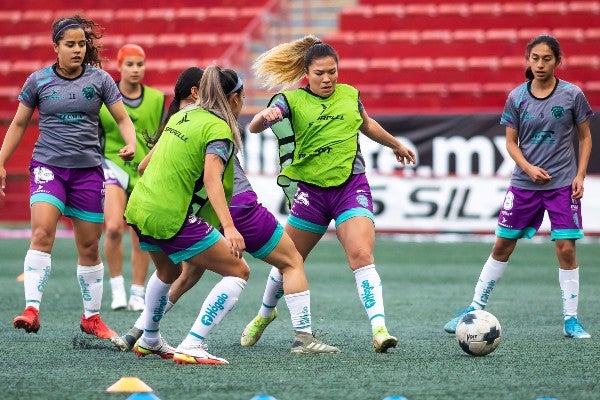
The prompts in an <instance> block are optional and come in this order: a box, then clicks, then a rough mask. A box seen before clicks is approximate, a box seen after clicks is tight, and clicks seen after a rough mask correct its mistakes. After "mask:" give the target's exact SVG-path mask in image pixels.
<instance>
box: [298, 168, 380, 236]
mask: <svg viewBox="0 0 600 400" xmlns="http://www.w3.org/2000/svg"><path fill="white" fill-rule="evenodd" d="M358 216H361V217H367V218H370V219H371V220H373V221H374V218H373V198H372V196H371V188H370V187H369V182H368V181H367V177H366V175H365V174H355V175H352V176H351V177H350V178H349V179H348V180H347V181H346V182H345V183H344V184H342V185H340V186H336V187H332V188H322V187H318V186H315V185H311V184H308V183H303V182H299V183H298V191H297V192H296V195H295V196H294V203H293V205H292V208H291V210H290V216H289V217H288V221H287V222H288V224H290V225H291V226H293V227H294V228H298V229H302V230H305V231H309V232H313V233H318V234H323V233H325V232H326V231H327V227H328V226H329V223H330V222H331V220H332V219H333V220H335V226H336V227H337V226H338V225H339V224H341V223H342V222H344V221H347V220H349V219H350V218H353V217H358Z"/></svg>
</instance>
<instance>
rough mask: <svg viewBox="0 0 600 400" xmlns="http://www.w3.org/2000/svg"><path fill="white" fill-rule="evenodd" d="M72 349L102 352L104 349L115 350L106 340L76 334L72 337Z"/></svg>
mask: <svg viewBox="0 0 600 400" xmlns="http://www.w3.org/2000/svg"><path fill="white" fill-rule="evenodd" d="M73 349H75V350H77V349H82V350H98V349H100V350H104V349H112V350H115V347H114V346H113V344H112V343H110V341H108V340H102V339H98V338H95V337H89V336H84V335H83V334H76V335H75V336H73Z"/></svg>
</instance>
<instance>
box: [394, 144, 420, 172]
mask: <svg viewBox="0 0 600 400" xmlns="http://www.w3.org/2000/svg"><path fill="white" fill-rule="evenodd" d="M394 155H395V156H396V161H398V162H399V163H400V164H401V165H402V166H403V167H404V166H406V165H407V164H416V163H417V157H416V156H415V153H414V151H412V150H411V149H409V148H408V147H406V146H404V145H402V144H400V143H398V146H396V147H395V148H394Z"/></svg>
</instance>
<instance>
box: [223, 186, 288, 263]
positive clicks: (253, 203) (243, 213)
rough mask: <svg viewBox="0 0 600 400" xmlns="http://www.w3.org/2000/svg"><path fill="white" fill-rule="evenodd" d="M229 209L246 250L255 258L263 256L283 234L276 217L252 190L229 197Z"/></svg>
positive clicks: (275, 244) (269, 251) (270, 250)
mask: <svg viewBox="0 0 600 400" xmlns="http://www.w3.org/2000/svg"><path fill="white" fill-rule="evenodd" d="M229 211H230V212H231V217H232V218H233V223H234V225H235V228H236V229H237V230H238V232H240V234H241V235H242V236H243V237H244V242H245V243H246V251H247V252H248V253H250V254H252V256H254V257H256V258H260V259H262V258H265V257H266V256H267V255H269V254H270V253H271V252H272V251H273V249H274V248H275V247H276V246H277V244H278V243H279V241H280V240H281V237H282V236H283V227H282V226H281V224H280V223H279V222H278V221H277V219H276V218H275V217H274V216H273V214H271V212H270V211H269V210H267V209H266V208H265V207H264V206H263V205H262V204H261V203H259V202H258V200H257V197H256V193H254V192H252V191H248V192H243V193H239V194H236V195H235V196H233V198H232V199H231V204H230V205H229Z"/></svg>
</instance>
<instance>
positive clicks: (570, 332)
mask: <svg viewBox="0 0 600 400" xmlns="http://www.w3.org/2000/svg"><path fill="white" fill-rule="evenodd" d="M564 332H565V336H566V337H570V338H573V339H589V338H591V337H592V335H590V334H589V333H587V332H586V331H585V329H584V328H583V325H581V322H579V321H578V320H577V318H576V317H571V318H569V319H566V320H565V328H564Z"/></svg>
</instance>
